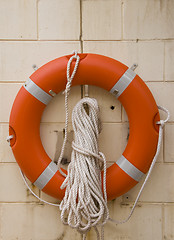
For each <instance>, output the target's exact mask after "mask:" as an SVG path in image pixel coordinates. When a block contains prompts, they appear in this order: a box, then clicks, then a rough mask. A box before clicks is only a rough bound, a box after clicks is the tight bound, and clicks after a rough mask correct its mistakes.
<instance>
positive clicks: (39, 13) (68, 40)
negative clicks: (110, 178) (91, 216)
mask: <svg viewBox="0 0 174 240" xmlns="http://www.w3.org/2000/svg"><path fill="white" fill-rule="evenodd" d="M74 49H77V50H78V51H79V52H81V51H83V52H93V53H99V54H104V55H107V56H110V57H113V58H115V59H117V60H120V61H122V62H123V63H125V64H127V65H128V66H131V65H132V64H133V63H134V62H137V63H138V65H139V66H138V68H137V70H136V72H137V73H138V74H139V75H140V76H141V77H142V78H143V79H144V81H146V83H147V85H148V86H149V88H150V90H151V91H152V93H153V94H154V96H155V98H156V101H157V103H158V104H161V105H163V106H165V107H167V108H168V109H169V110H170V112H171V119H170V122H169V123H168V124H167V125H166V126H165V129H164V138H163V147H162V149H161V153H160V157H159V159H158V162H157V163H156V166H155V169H154V171H153V174H152V176H151V178H150V179H149V182H148V184H147V186H146V188H145V190H144V192H143V194H142V196H141V198H140V201H139V203H138V206H137V207H136V210H135V213H134V215H133V217H132V218H131V219H130V221H129V222H128V223H126V224H123V225H119V226H116V225H115V224H111V223H107V224H106V226H105V239H108V240H151V239H153V240H171V239H174V147H173V139H174V107H173V102H174V0H81V1H80V0H0V240H63V239H64V240H68V239H77V240H78V239H80V236H79V234H77V233H76V231H74V230H71V229H70V228H68V227H65V226H63V224H62V223H61V221H60V214H59V210H58V209H57V208H55V207H50V206H47V205H44V204H41V203H39V202H38V201H37V199H35V198H34V197H33V196H31V194H30V193H29V192H28V190H27V189H26V187H25V185H24V183H23V181H22V179H21V176H20V174H19V169H18V166H17V164H16V162H15V159H14V157H13V155H12V152H11V149H10V148H9V146H8V144H7V143H6V141H5V139H6V136H7V135H8V120H9V114H10V109H11V107H12V103H13V101H14V98H15V96H16V94H17V92H18V90H19V88H20V87H21V85H22V84H23V82H25V81H26V79H27V78H28V76H30V75H31V73H32V72H33V69H32V65H33V64H37V65H38V66H41V65H43V64H44V63H46V62H48V61H49V60H52V59H54V58H57V57H59V56H62V55H65V54H69V53H71V52H72V50H74ZM89 95H90V97H93V96H94V97H96V98H97V99H98V102H99V105H100V106H101V118H102V122H103V131H102V133H101V137H100V148H101V150H102V151H103V152H104V153H105V155H106V158H107V159H108V162H109V164H110V163H112V162H114V161H115V160H116V159H117V158H118V157H119V156H120V154H121V153H122V151H123V149H124V147H125V145H126V137H127V133H128V122H127V118H126V114H125V113H124V111H123V108H122V106H121V105H120V103H119V102H118V101H116V100H115V98H114V97H113V96H111V94H109V93H108V92H106V91H104V90H101V89H98V88H95V87H90V88H89ZM70 98H71V101H70V108H71V109H72V107H73V106H74V104H75V103H76V102H77V101H78V100H79V99H80V98H81V88H80V86H79V87H75V88H74V89H72V92H71V96H70ZM111 106H115V108H114V110H112V109H111V108H110V107H111ZM60 113H61V114H60ZM161 117H164V115H163V114H162V116H161ZM64 119H65V115H64V99H63V96H62V95H61V94H59V95H58V96H56V98H55V99H54V100H53V102H51V104H50V105H49V106H48V107H47V109H46V111H45V112H44V116H43V118H42V124H41V137H42V141H43V145H44V147H45V149H46V151H47V152H48V154H49V156H50V157H51V158H52V159H53V158H54V157H55V154H56V148H57V146H56V141H57V136H56V134H55V132H54V131H55V130H58V131H62V129H63V126H64V124H63V123H64ZM113 184H114V183H113ZM140 185H141V184H139V185H138V186H136V187H135V188H134V189H132V190H131V191H130V192H128V193H127V194H125V195H124V196H122V197H120V198H118V199H117V200H115V201H112V202H110V203H108V205H109V208H110V213H111V217H113V218H115V219H122V218H125V217H126V216H127V215H128V213H129V212H130V208H131V206H132V203H133V201H134V200H135V197H136V194H137V192H138V190H139V188H140ZM33 190H34V191H35V192H36V193H37V194H40V195H41V196H42V197H43V198H44V199H46V200H50V201H54V202H55V200H54V199H52V198H50V197H48V196H46V195H45V194H42V193H39V191H38V189H36V188H33ZM87 239H88V240H89V239H91V240H94V239H96V236H95V233H94V232H93V231H92V232H91V233H90V234H89V235H88V238H87Z"/></svg>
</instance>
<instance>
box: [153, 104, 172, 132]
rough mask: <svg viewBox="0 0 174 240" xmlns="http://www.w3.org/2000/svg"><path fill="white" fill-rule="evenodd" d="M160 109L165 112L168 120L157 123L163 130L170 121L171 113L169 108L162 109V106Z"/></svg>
mask: <svg viewBox="0 0 174 240" xmlns="http://www.w3.org/2000/svg"><path fill="white" fill-rule="evenodd" d="M158 109H160V110H162V111H163V112H165V113H166V114H167V118H166V119H164V120H162V119H161V120H160V121H158V122H156V124H158V125H161V127H162V128H163V127H164V125H165V123H166V122H168V121H169V118H170V112H169V110H168V109H167V108H165V107H162V106H158Z"/></svg>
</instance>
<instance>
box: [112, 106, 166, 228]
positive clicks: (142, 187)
mask: <svg viewBox="0 0 174 240" xmlns="http://www.w3.org/2000/svg"><path fill="white" fill-rule="evenodd" d="M158 108H159V109H160V110H162V111H164V112H165V113H167V118H166V119H165V120H160V121H158V122H156V124H158V125H159V137H158V144H157V150H156V154H155V156H154V158H153V160H152V163H151V165H150V168H149V171H148V173H147V175H146V177H145V180H144V182H143V184H142V186H141V188H140V191H139V193H138V195H137V197H136V200H135V202H134V205H133V207H132V209H131V212H130V214H129V216H128V217H127V218H126V219H124V220H122V221H117V220H113V219H111V218H109V221H111V222H114V223H116V224H123V223H126V222H127V221H128V220H129V219H130V217H131V216H132V214H133V212H134V210H135V207H136V205H137V202H138V200H139V198H140V196H141V194H142V192H143V189H144V187H145V185H146V183H147V181H148V179H149V177H150V175H151V173H152V169H153V167H154V165H155V163H156V160H157V158H158V155H159V152H160V148H161V142H162V138H163V127H164V125H165V123H166V122H167V121H168V120H169V118H170V113H169V111H168V110H167V109H166V108H164V107H161V106H158Z"/></svg>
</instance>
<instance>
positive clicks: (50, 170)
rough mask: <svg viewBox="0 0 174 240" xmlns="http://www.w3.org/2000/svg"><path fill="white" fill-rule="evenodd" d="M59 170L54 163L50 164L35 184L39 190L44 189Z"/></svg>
mask: <svg viewBox="0 0 174 240" xmlns="http://www.w3.org/2000/svg"><path fill="white" fill-rule="evenodd" d="M57 170H58V168H57V165H56V164H55V163H54V162H50V164H49V165H48V166H47V168H46V169H45V170H44V171H43V172H42V173H41V175H40V176H39V177H38V179H37V180H36V181H35V182H34V183H33V184H34V185H35V186H36V187H38V188H39V189H41V190H42V189H43V188H44V187H45V186H46V185H47V183H48V182H49V181H50V180H51V178H52V177H53V176H54V174H55V173H56V172H57Z"/></svg>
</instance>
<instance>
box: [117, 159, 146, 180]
mask: <svg viewBox="0 0 174 240" xmlns="http://www.w3.org/2000/svg"><path fill="white" fill-rule="evenodd" d="M116 164H117V165H118V166H119V167H120V168H121V169H122V170H123V171H124V172H125V173H127V174H128V175H129V176H130V177H131V178H133V179H134V180H135V181H137V182H139V181H140V179H141V177H142V176H143V175H144V173H143V172H141V171H140V170H139V169H138V168H136V167H135V166H134V165H133V164H132V163H130V162H129V161H128V160H127V159H126V158H125V157H124V156H123V155H122V156H121V158H120V159H118V161H117V162H116Z"/></svg>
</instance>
